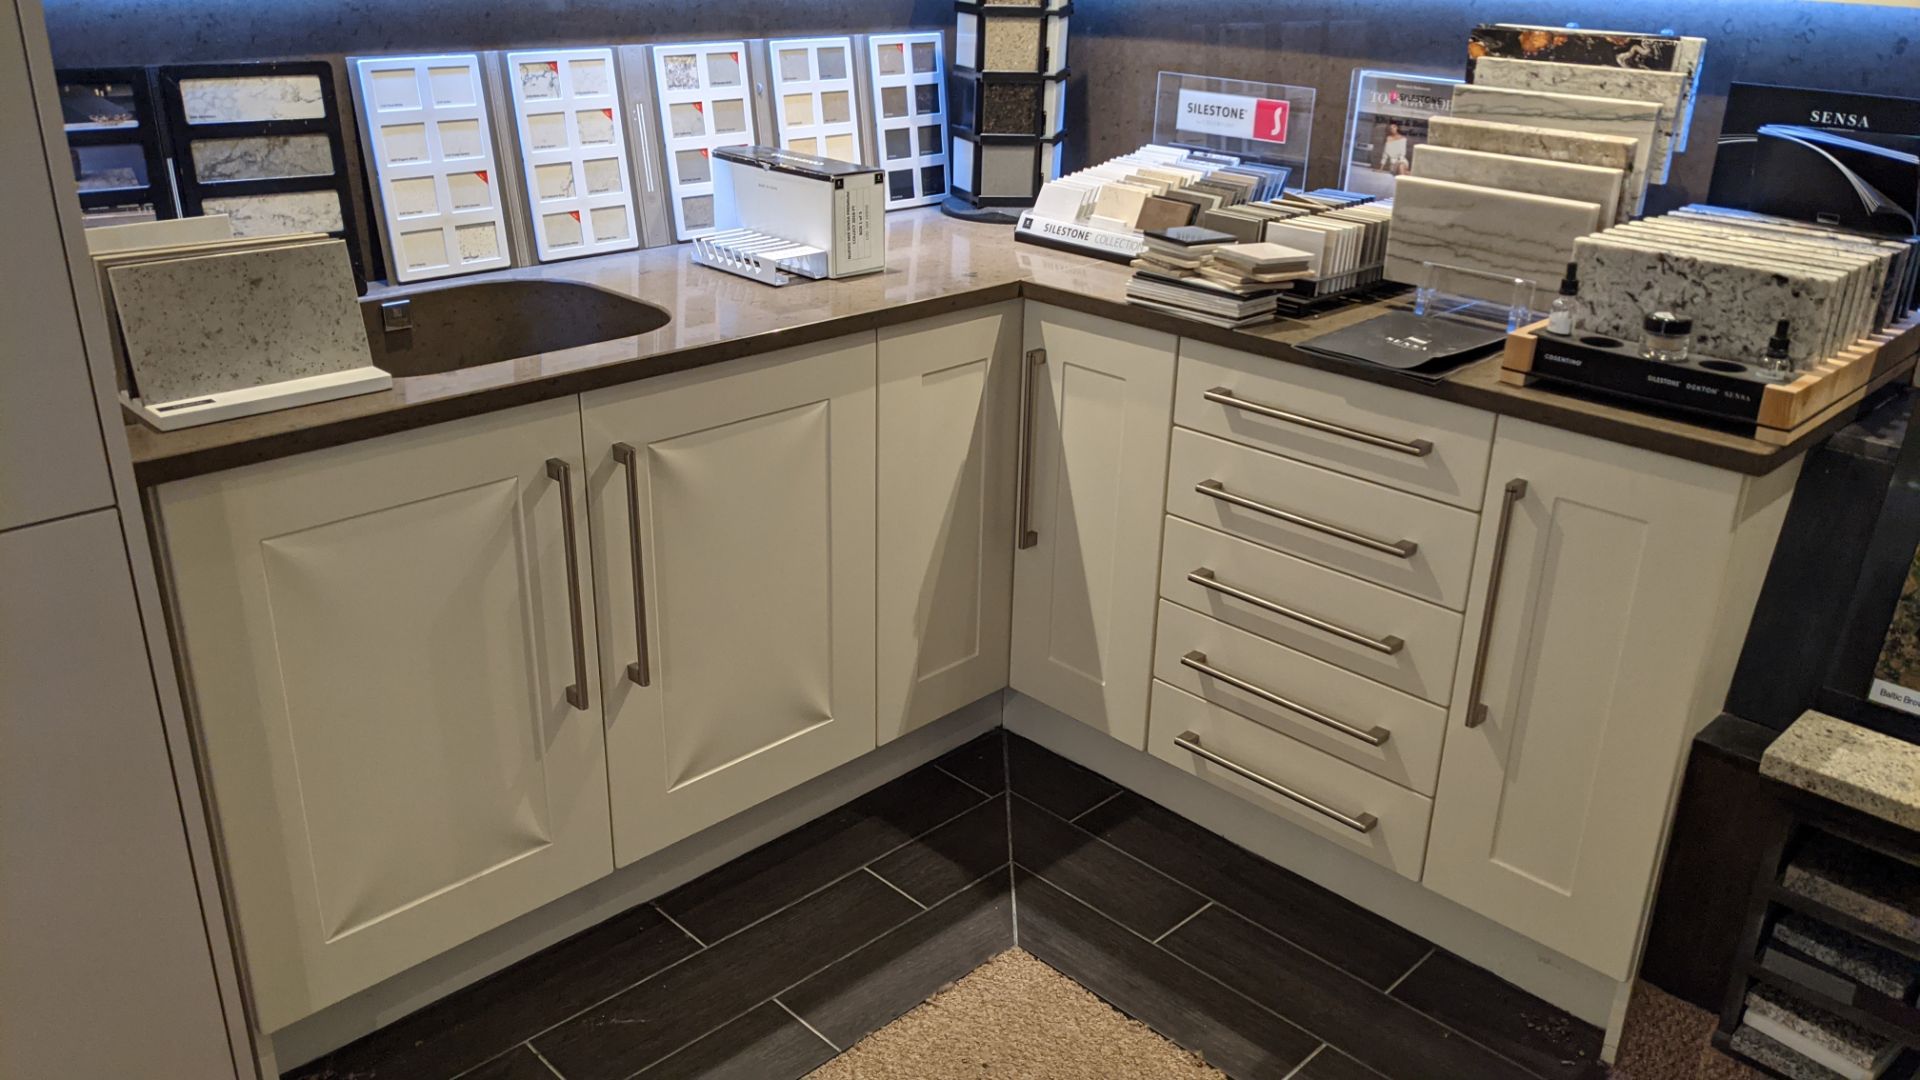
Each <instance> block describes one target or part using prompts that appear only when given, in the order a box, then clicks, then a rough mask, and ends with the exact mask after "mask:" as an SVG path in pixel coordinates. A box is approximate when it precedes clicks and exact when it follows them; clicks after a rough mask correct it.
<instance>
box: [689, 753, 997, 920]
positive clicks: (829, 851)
mask: <svg viewBox="0 0 1920 1080" xmlns="http://www.w3.org/2000/svg"><path fill="white" fill-rule="evenodd" d="M980 801H981V795H980V793H979V792H977V791H975V790H973V789H972V788H970V787H968V786H967V785H965V784H963V783H961V782H960V781H958V780H955V779H954V778H953V777H951V776H949V775H947V774H946V773H944V772H941V771H940V770H939V769H935V768H930V767H922V768H919V769H915V770H914V771H913V772H910V773H908V774H907V775H905V776H902V777H900V778H899V779H898V780H895V781H893V782H892V783H889V784H885V785H882V786H881V787H879V788H876V789H875V790H873V791H870V792H868V793H867V794H865V795H862V796H861V797H860V798H858V799H855V800H854V801H852V802H850V803H848V804H847V805H845V806H843V807H841V808H839V809H838V810H835V811H833V812H831V813H829V814H827V815H826V816H824V817H820V818H816V819H815V820H813V821H811V822H808V823H807V824H805V825H802V826H801V827H799V828H798V829H795V830H794V831H792V832H790V833H788V834H786V835H785V836H782V837H781V838H779V839H778V840H774V841H772V842H770V843H767V844H763V845H761V846H760V847H757V848H755V849H754V850H752V851H749V852H747V853H746V854H745V855H742V856H740V857H739V858H737V859H735V860H733V861H732V862H730V863H728V864H726V865H725V866H722V867H720V868H719V869H717V870H714V871H713V872H712V873H709V874H707V875H705V876H703V877H700V878H698V879H696V880H694V881H690V882H688V883H687V884H685V885H682V886H681V887H680V888H678V889H675V890H674V891H672V892H670V893H668V894H667V895H665V896H663V897H661V898H660V900H659V904H660V910H662V911H664V912H666V913H667V914H669V915H671V916H673V917H674V919H676V920H677V921H678V922H679V923H680V925H682V926H684V927H686V928H687V932H688V933H691V934H692V935H693V936H694V937H697V938H699V939H700V940H701V941H704V942H706V943H707V944H709V945H711V944H713V943H714V942H715V941H717V940H719V939H720V938H723V937H725V936H727V935H728V934H731V933H733V932H735V931H737V930H739V929H740V928H741V927H743V926H746V925H748V924H750V923H752V922H753V921H754V920H756V919H763V918H765V917H767V916H768V915H771V914H773V913H774V912H776V911H779V910H780V909H781V908H783V907H786V906H787V905H788V904H791V903H793V902H794V901H795V900H798V899H800V898H801V897H802V896H805V895H807V894H808V893H810V892H812V891H813V890H815V889H818V888H819V887H820V886H822V885H825V884H826V883H827V882H829V881H832V880H834V879H835V878H837V877H840V876H842V875H844V874H846V873H848V872H849V871H852V870H855V869H858V868H859V867H862V866H865V865H866V864H867V863H870V862H872V861H873V860H875V859H877V858H879V857H880V856H882V855H884V854H886V853H887V852H888V851H890V850H892V849H893V848H895V847H898V846H899V845H901V844H903V843H905V842H907V841H908V840H911V839H913V838H914V837H916V836H919V835H920V834H921V833H924V832H926V831H927V830H928V829H931V828H933V827H934V826H935V825H938V824H940V823H941V822H943V821H945V820H947V819H948V818H951V817H953V816H955V815H957V814H959V813H960V812H962V811H964V810H966V809H967V808H968V807H970V806H974V805H976V804H978V803H979V802H980Z"/></svg>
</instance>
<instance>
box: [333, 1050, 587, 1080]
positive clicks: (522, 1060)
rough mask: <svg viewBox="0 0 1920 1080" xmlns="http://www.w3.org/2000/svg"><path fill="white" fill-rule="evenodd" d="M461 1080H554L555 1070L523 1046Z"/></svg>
mask: <svg viewBox="0 0 1920 1080" xmlns="http://www.w3.org/2000/svg"><path fill="white" fill-rule="evenodd" d="M341 1075H342V1076H343V1077H357V1076H358V1075H359V1074H358V1073H351V1072H349V1073H343V1074H341ZM395 1075H398V1074H397V1073H396V1074H395ZM460 1080H554V1076H553V1070H552V1069H549V1068H547V1067H546V1065H545V1064H544V1063H542V1062H541V1060H540V1059H539V1058H537V1057H535V1056H534V1054H533V1051H531V1050H529V1049H527V1048H526V1046H525V1045H524V1044H523V1045H520V1046H516V1047H514V1048H513V1050H512V1051H510V1052H509V1053H507V1054H504V1055H502V1056H500V1057H497V1058H494V1059H493V1060H492V1061H489V1062H487V1063H486V1064H485V1065H482V1066H480V1067H479V1068H477V1069H475V1070H473V1071H472V1072H470V1073H467V1074H466V1075H464V1076H462V1077H461V1078H460Z"/></svg>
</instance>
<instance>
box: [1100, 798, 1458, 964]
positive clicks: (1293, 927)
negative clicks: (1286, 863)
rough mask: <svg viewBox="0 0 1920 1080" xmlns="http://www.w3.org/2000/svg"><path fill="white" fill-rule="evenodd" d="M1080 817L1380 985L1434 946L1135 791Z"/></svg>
mask: <svg viewBox="0 0 1920 1080" xmlns="http://www.w3.org/2000/svg"><path fill="white" fill-rule="evenodd" d="M1075 824H1077V825H1079V826H1080V827H1081V828H1083V829H1086V830H1087V831H1088V832H1091V833H1093V834H1094V835H1095V836H1098V837H1100V838H1102V839H1104V840H1106V841H1107V842H1109V843H1111V844H1113V845H1114V846H1115V847H1118V848H1120V849H1121V850H1123V851H1126V852H1129V853H1131V854H1133V855H1135V856H1138V857H1139V858H1140V859H1142V860H1144V861H1145V862H1147V863H1150V864H1151V865H1153V866H1156V867H1158V868H1159V869H1160V870H1161V871H1163V872H1165V873H1166V874H1167V875H1168V876H1169V877H1172V878H1173V879H1175V880H1176V881H1180V882H1183V883H1184V884H1186V885H1188V886H1189V887H1191V888H1193V889H1196V890H1198V891H1199V892H1200V893H1202V894H1203V895H1205V896H1207V897H1209V898H1211V899H1213V900H1214V901H1216V902H1218V903H1221V904H1224V905H1225V906H1227V907H1229V908H1232V909H1233V910H1235V911H1237V912H1239V913H1240V914H1242V915H1244V916H1246V917H1247V918H1249V919H1252V920H1253V921H1254V922H1256V923H1259V924H1260V925H1262V926H1264V927H1266V928H1267V929H1268V930H1271V931H1273V932H1274V933H1276V934H1279V935H1280V936H1282V937H1284V938H1286V939H1288V940H1289V941H1292V942H1293V943H1294V944H1296V945H1299V946H1300V947H1301V948H1303V949H1306V950H1307V951H1309V952H1312V953H1315V954H1317V955H1318V956H1320V957H1321V958H1322V959H1324V960H1327V961H1329V962H1331V963H1333V964H1334V965H1335V966H1337V967H1340V968H1342V969H1344V970H1346V971H1348V972H1350V973H1351V974H1353V975H1354V976H1355V977H1357V978H1360V979H1363V980H1365V981H1367V982H1369V983H1372V984H1373V985H1374V986H1377V987H1381V988H1383V989H1384V988H1385V987H1388V986H1391V985H1392V984H1393V981H1394V980H1395V979H1398V978H1399V977H1400V976H1402V975H1404V974H1406V973H1407V971H1408V969H1410V968H1411V967H1413V965H1414V964H1416V963H1418V962H1419V960H1420V958H1421V957H1422V956H1425V955H1426V954H1427V950H1428V948H1429V945H1428V944H1427V942H1426V941H1425V940H1424V939H1422V938H1421V937H1420V936H1419V935H1417V934H1412V933H1409V932H1408V931H1406V930H1403V929H1401V928H1400V927H1398V926H1396V925H1394V924H1393V923H1391V922H1388V921H1387V920H1386V919H1383V918H1381V917H1380V916H1378V915H1375V914H1373V913H1372V912H1370V911H1367V910H1366V909H1364V908H1361V907H1359V906H1358V905H1355V904H1352V903H1349V902H1348V901H1346V900H1344V899H1342V898H1340V897H1338V896H1335V895H1334V894H1333V893H1330V892H1328V891H1327V890H1325V889H1323V888H1321V887H1320V886H1318V885H1315V884H1314V883H1313V882H1311V881H1308V880H1306V879H1305V878H1303V877H1300V876H1299V875H1297V874H1294V873H1291V872H1289V871H1287V870H1283V869H1281V868H1280V867H1278V866H1275V865H1274V864H1272V863H1270V862H1268V861H1266V860H1265V859H1262V858H1260V857H1259V856H1258V855H1255V854H1253V853H1252V852H1250V851H1247V850H1246V849H1244V848H1241V847H1238V846H1236V845H1235V844H1233V843H1232V842H1231V841H1229V840H1226V839H1225V838H1223V837H1220V836H1216V835H1214V834H1213V833H1210V832H1208V831H1207V830H1205V829H1203V828H1201V827H1200V826H1198V825H1195V824H1194V823H1192V822H1190V821H1188V820H1186V819H1185V818H1183V817H1180V816H1179V815H1177V814H1175V813H1173V812H1172V811H1171V810H1168V809H1166V808H1165V807H1162V806H1158V805H1156V804H1154V803H1152V802H1149V801H1147V800H1146V799H1143V798H1141V797H1140V796H1138V795H1135V794H1134V793H1133V792H1130V791H1129V792H1124V793H1122V794H1121V795H1120V796H1118V797H1117V798H1115V799H1113V800H1112V801H1110V802H1107V803H1106V804H1104V805H1102V806H1100V807H1099V808H1098V809H1096V810H1094V811H1093V812H1092V813H1090V814H1088V815H1086V816H1085V817H1083V818H1081V819H1080V820H1079V821H1078V822H1076V823H1075Z"/></svg>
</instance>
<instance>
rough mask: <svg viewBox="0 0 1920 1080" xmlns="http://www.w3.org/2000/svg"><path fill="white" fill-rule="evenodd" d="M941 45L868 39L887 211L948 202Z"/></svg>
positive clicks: (928, 39)
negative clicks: (884, 174)
mask: <svg viewBox="0 0 1920 1080" xmlns="http://www.w3.org/2000/svg"><path fill="white" fill-rule="evenodd" d="M943 48H944V39H943V37H942V35H941V34H940V33H939V32H938V31H935V32H933V33H927V34H874V35H872V36H871V37H869V38H867V59H868V62H869V63H871V64H872V65H873V126H874V131H875V133H876V137H877V138H876V149H877V151H878V153H879V160H880V167H881V168H882V169H884V170H886V173H887V209H889V210H900V209H904V208H906V207H909V206H926V205H928V204H930V203H937V202H940V201H941V200H943V199H945V198H946V197H947V187H948V184H949V179H948V176H949V170H948V168H947V87H946V82H947V76H946V61H945V60H944V59H942V55H941V53H942V49H943Z"/></svg>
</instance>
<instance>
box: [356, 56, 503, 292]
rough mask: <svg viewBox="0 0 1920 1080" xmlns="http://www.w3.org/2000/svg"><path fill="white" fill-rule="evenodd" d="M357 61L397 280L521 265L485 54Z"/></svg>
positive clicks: (371, 157)
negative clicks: (489, 101) (512, 242)
mask: <svg viewBox="0 0 1920 1080" xmlns="http://www.w3.org/2000/svg"><path fill="white" fill-rule="evenodd" d="M353 64H354V71H355V77H356V81H357V88H358V91H359V102H360V111H361V116H362V120H363V122H364V124H365V127H366V132H367V147H366V153H367V159H368V161H369V162H370V163H371V168H372V170H373V175H374V179H375V187H376V189H377V190H378V192H379V197H380V207H381V215H382V222H383V224H384V226H385V230H386V237H387V257H388V262H389V267H388V269H389V270H390V272H391V273H392V276H393V278H394V280H396V281H403V282H405V281H425V280H428V279H431V278H441V277H448V276H450V275H454V274H466V273H472V272H475V271H480V270H497V269H501V268H503V267H506V266H510V265H512V261H513V260H512V257H511V256H510V254H509V251H508V245H507V230H506V223H505V221H504V219H503V217H502V215H501V208H500V192H499V185H498V183H497V182H496V181H497V173H496V165H495V160H494V152H493V131H492V128H491V126H490V125H489V123H488V121H487V106H486V95H485V93H484V90H483V86H482V83H481V79H480V58H479V57H478V56H476V55H474V54H472V53H458V54H450V55H442V56H391V57H362V58H360V59H357V60H355V61H353Z"/></svg>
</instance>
